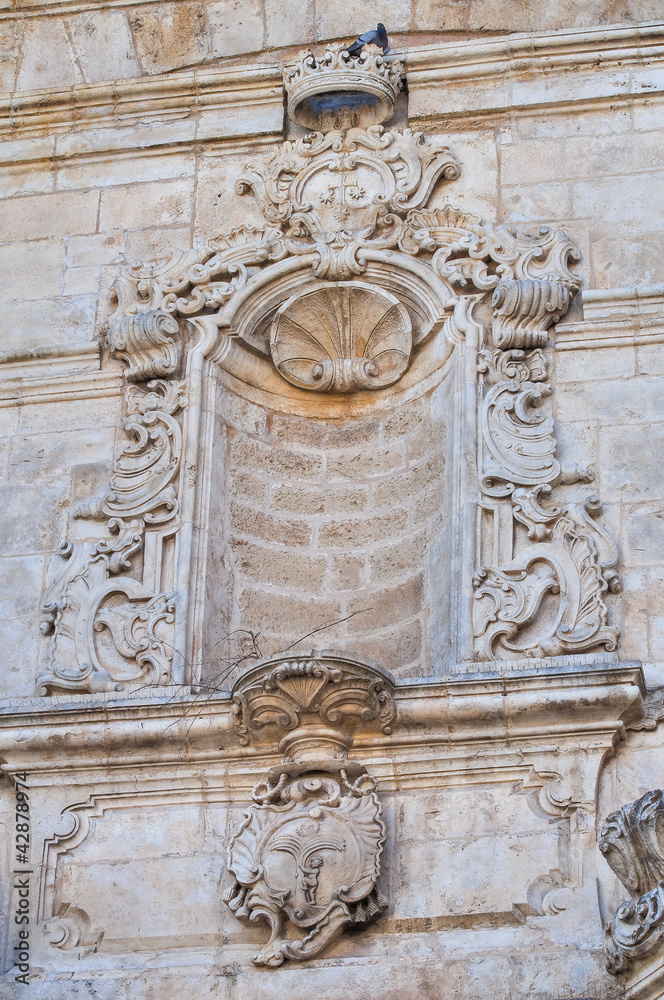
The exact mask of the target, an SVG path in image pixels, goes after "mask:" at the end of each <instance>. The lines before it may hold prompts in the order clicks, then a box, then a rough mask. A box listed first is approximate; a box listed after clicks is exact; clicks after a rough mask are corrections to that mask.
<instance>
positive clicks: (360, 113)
mask: <svg viewBox="0 0 664 1000" xmlns="http://www.w3.org/2000/svg"><path fill="white" fill-rule="evenodd" d="M402 75H403V65H402V64H401V63H400V62H398V61H397V60H395V59H390V60H386V59H384V58H383V54H382V50H381V49H380V48H379V47H378V46H376V45H365V46H364V48H363V49H362V51H361V52H359V53H358V54H357V55H350V53H349V52H348V50H347V48H345V47H344V45H343V44H335V45H328V46H327V48H326V50H325V54H324V55H323V56H322V57H321V58H316V56H315V55H314V54H313V53H312V52H311V51H310V50H309V49H305V50H303V51H302V52H300V53H299V54H298V57H297V59H295V60H294V61H293V62H287V63H285V64H284V67H283V76H284V86H285V88H286V93H287V95H288V117H289V118H291V119H292V120H293V121H295V122H297V123H298V124H299V125H304V126H305V127H306V128H314V129H318V130H320V131H321V132H327V131H329V130H330V129H331V128H338V127H340V126H342V127H348V126H350V125H364V126H367V125H376V124H380V123H381V122H384V121H388V119H390V118H391V117H392V115H393V114H394V105H395V102H396V97H397V94H398V92H399V90H400V89H401V77H402Z"/></svg>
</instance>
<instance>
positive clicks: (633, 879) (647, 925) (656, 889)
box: [598, 789, 664, 975]
mask: <svg viewBox="0 0 664 1000" xmlns="http://www.w3.org/2000/svg"><path fill="white" fill-rule="evenodd" d="M598 843H599V849H600V851H601V852H602V854H603V855H604V857H605V858H606V861H607V862H608V864H609V865H610V866H611V868H612V869H613V871H614V872H615V873H616V875H617V876H618V878H619V879H620V881H621V882H622V884H623V885H624V886H625V888H626V889H627V890H628V891H629V893H630V895H631V897H632V898H631V899H629V900H627V901H626V902H624V903H622V905H621V906H619V907H618V909H617V911H616V914H615V916H614V918H613V920H611V921H609V922H608V923H607V925H606V927H605V929H604V935H605V938H604V940H605V949H606V964H607V969H608V970H609V972H611V973H613V974H614V975H616V974H617V973H621V972H626V971H628V969H629V968H630V966H631V965H632V963H633V962H634V961H635V959H638V958H641V957H642V956H644V955H647V954H648V953H650V952H652V951H653V950H655V949H657V948H660V949H661V944H660V942H661V941H662V939H663V938H664V792H663V791H661V790H660V789H657V790H655V791H652V792H646V794H645V795H642V796H641V798H640V799H637V801H636V802H631V803H630V804H629V805H627V806H623V807H622V808H621V809H618V810H617V812H614V813H611V815H610V816H608V817H607V819H606V822H605V823H604V826H603V827H602V829H601V831H600V835H599V842H598Z"/></svg>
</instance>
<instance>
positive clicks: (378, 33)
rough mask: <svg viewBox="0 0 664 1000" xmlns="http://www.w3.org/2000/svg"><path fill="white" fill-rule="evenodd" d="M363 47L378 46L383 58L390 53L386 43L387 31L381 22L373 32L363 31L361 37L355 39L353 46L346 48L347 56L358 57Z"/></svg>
mask: <svg viewBox="0 0 664 1000" xmlns="http://www.w3.org/2000/svg"><path fill="white" fill-rule="evenodd" d="M365 45H379V46H380V47H381V48H382V50H383V55H384V56H386V55H387V53H388V52H389V51H390V46H389V45H388V41H387V31H386V30H385V25H384V24H383V23H382V22H381V21H379V22H378V24H377V25H376V30H375V31H365V33H364V34H363V35H360V37H359V38H356V39H355V41H354V42H353V44H352V45H349V46H348V54H349V55H351V56H359V54H360V52H361V51H362V49H363V48H364V46H365Z"/></svg>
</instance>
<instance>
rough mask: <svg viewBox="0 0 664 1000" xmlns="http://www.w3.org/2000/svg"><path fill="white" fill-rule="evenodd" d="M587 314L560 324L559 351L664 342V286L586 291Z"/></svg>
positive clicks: (585, 310)
mask: <svg viewBox="0 0 664 1000" xmlns="http://www.w3.org/2000/svg"><path fill="white" fill-rule="evenodd" d="M583 315H584V318H583V320H581V321H577V322H574V323H559V324H558V325H557V327H556V350H557V351H581V350H584V351H585V350H587V349H588V348H598V347H630V346H637V345H640V344H641V345H645V344H664V285H646V286H643V287H641V288H639V287H636V288H606V289H604V288H597V289H587V290H584V292H583Z"/></svg>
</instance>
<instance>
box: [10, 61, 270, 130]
mask: <svg viewBox="0 0 664 1000" xmlns="http://www.w3.org/2000/svg"><path fill="white" fill-rule="evenodd" d="M257 107H264V108H266V109H267V110H269V111H271V112H272V113H273V114H272V115H271V116H270V117H271V119H272V118H273V119H274V121H271V122H270V125H269V126H267V125H265V124H263V125H260V124H259V126H258V128H257V127H256V124H255V117H256V116H255V109H256V108H257ZM224 109H225V110H227V111H228V115H229V117H228V123H227V126H226V127H224V124H223V123H221V122H219V121H218V119H217V128H216V131H215V137H217V138H221V137H224V136H229V137H234V136H238V135H241V134H244V133H245V128H246V126H245V125H243V124H241V123H242V122H243V121H244V119H245V117H247V116H249V120H251V121H252V122H253V123H254V124H252V128H251V132H250V133H249V134H252V135H253V134H255V133H256V132H269V131H271V130H273V129H277V130H279V129H281V124H282V121H283V92H282V85H281V75H280V73H279V70H278V67H274V66H255V65H254V66H241V67H238V68H231V69H218V68H214V69H209V68H204V69H203V68H201V69H194V70H187V71H183V72H176V73H169V74H164V75H162V76H153V77H139V78H136V79H128V80H109V81H108V82H104V83H93V84H76V85H74V86H72V87H69V88H67V89H65V90H61V89H55V88H53V89H49V90H32V91H25V92H22V93H19V94H15V95H12V96H5V97H3V98H2V99H1V100H0V118H1V119H2V123H1V124H0V134H10V135H11V136H12V138H15V137H16V136H17V130H18V129H32V128H42V129H44V128H48V129H49V130H53V129H56V130H57V128H58V127H59V126H61V127H67V126H69V125H71V124H74V123H76V125H77V127H78V128H79V129H80V128H82V127H85V126H87V127H88V128H89V127H93V126H94V125H95V124H98V123H100V122H103V123H104V124H106V125H107V124H108V120H109V118H112V119H118V118H123V117H131V118H132V120H135V119H138V120H140V121H146V120H148V121H149V120H150V118H151V117H154V116H159V115H163V113H164V112H171V113H172V112H181V113H184V114H190V113H192V112H194V111H198V112H203V111H219V110H224ZM251 109H254V114H253V115H252V114H251Z"/></svg>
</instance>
